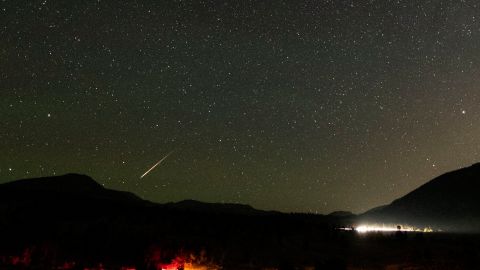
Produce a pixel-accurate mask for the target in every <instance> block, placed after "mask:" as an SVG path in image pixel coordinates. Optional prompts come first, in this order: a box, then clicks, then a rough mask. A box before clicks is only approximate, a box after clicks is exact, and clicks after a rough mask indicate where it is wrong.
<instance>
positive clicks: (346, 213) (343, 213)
mask: <svg viewBox="0 0 480 270" xmlns="http://www.w3.org/2000/svg"><path fill="white" fill-rule="evenodd" d="M328 216H329V217H338V218H346V217H349V218H351V217H354V216H355V214H354V213H352V212H349V211H335V212H332V213H330V214H328Z"/></svg>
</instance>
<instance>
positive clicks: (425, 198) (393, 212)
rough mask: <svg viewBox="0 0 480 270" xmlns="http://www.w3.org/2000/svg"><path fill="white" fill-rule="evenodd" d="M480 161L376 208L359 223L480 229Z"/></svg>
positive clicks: (466, 229)
mask: <svg viewBox="0 0 480 270" xmlns="http://www.w3.org/2000/svg"><path fill="white" fill-rule="evenodd" d="M479 191H480V164H475V165H472V166H470V167H467V168H463V169H460V170H456V171H453V172H449V173H446V174H444V175H441V176H439V177H437V178H435V179H433V180H431V181H430V182H428V183H426V184H424V185H422V186H421V187H419V188H417V189H416V190H414V191H412V192H410V193H408V194H407V195H405V196H404V197H402V198H399V199H397V200H395V201H393V202H392V203H391V204H389V205H386V206H381V207H377V208H374V209H372V210H370V211H368V212H366V213H364V214H363V215H361V216H360V217H359V222H375V223H395V224H410V225H414V226H418V227H427V226H432V227H434V228H439V229H443V230H450V231H480V193H479Z"/></svg>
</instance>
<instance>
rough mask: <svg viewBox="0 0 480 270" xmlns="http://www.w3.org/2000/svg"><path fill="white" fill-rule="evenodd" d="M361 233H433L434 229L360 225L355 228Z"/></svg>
mask: <svg viewBox="0 0 480 270" xmlns="http://www.w3.org/2000/svg"><path fill="white" fill-rule="evenodd" d="M355 231H357V232H359V233H368V232H433V230H432V228H428V227H427V228H423V229H419V228H415V227H411V226H404V225H402V226H398V227H397V226H387V225H360V226H358V227H357V228H355Z"/></svg>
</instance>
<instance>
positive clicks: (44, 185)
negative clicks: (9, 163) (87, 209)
mask: <svg viewBox="0 0 480 270" xmlns="http://www.w3.org/2000/svg"><path fill="white" fill-rule="evenodd" d="M27 201H29V202H33V201H35V202H37V203H39V204H43V203H54V202H58V203H59V206H62V205H63V204H65V203H67V204H69V203H74V202H75V203H82V202H83V203H89V204H91V203H94V202H95V203H100V202H101V201H105V202H109V203H122V204H126V203H127V204H144V203H146V201H144V200H142V199H140V198H139V197H137V196H136V195H134V194H133V193H129V192H123V191H116V190H110V189H106V188H104V187H103V186H102V185H100V184H98V183H97V182H95V180H93V179H92V178H90V177H88V176H86V175H80V174H67V175H62V176H53V177H43V178H33V179H22V180H17V181H13V182H8V183H4V184H0V204H1V205H5V204H16V205H21V204H22V203H23V202H27Z"/></svg>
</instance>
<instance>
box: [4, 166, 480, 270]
mask: <svg viewBox="0 0 480 270" xmlns="http://www.w3.org/2000/svg"><path fill="white" fill-rule="evenodd" d="M354 222H355V217H354V216H332V215H329V216H322V215H309V214H284V213H278V212H268V211H259V210H255V209H253V208H251V207H249V206H247V205H229V204H205V203H199V202H195V201H184V202H180V203H173V204H155V203H151V202H148V201H144V200H141V199H140V198H138V197H136V196H135V195H133V194H130V193H125V192H119V191H114V190H108V189H105V188H103V187H102V186H100V185H98V184H97V183H96V182H95V181H93V180H92V179H90V178H88V177H86V176H81V175H66V176H61V177H51V178H42V179H28V180H20V181H15V182H11V183H8V184H2V185H0V269H81V270H87V269H123V270H127V269H130V270H133V269H135V270H142V269H144V270H151V269H156V270H160V269H165V270H178V269H183V270H213V269H233V270H241V269H317V270H318V269H328V270H331V269H333V270H335V269H389V270H394V269H410V270H413V269H449V270H450V269H480V267H478V264H479V262H480V235H477V234H447V233H408V234H405V233H395V232H394V233H390V234H381V233H373V234H360V233H357V232H354V231H339V230H336V229H335V228H336V227H337V226H342V225H349V224H353V223H354Z"/></svg>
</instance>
